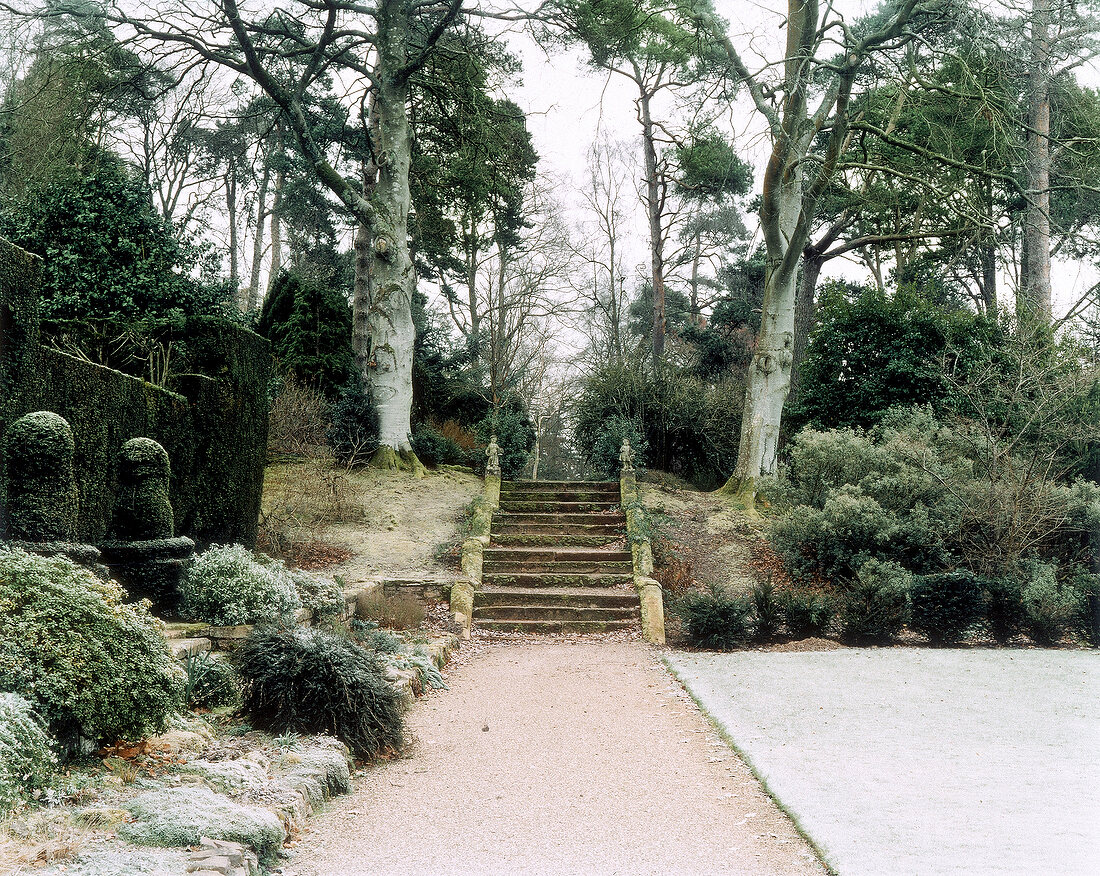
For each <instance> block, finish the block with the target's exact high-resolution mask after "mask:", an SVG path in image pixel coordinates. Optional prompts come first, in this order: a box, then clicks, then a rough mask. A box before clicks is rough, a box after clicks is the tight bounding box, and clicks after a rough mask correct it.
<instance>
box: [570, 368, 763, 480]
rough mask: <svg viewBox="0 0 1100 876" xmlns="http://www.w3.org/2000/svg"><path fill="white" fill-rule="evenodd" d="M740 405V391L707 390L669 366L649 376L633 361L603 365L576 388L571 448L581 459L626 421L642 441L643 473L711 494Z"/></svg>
mask: <svg viewBox="0 0 1100 876" xmlns="http://www.w3.org/2000/svg"><path fill="white" fill-rule="evenodd" d="M743 404H744V390H743V387H742V386H741V384H739V383H737V382H734V381H732V380H731V381H724V382H722V383H719V384H711V383H707V382H705V381H703V380H700V379H699V378H698V377H696V376H694V375H693V374H691V373H689V372H688V371H685V370H681V369H678V368H676V367H675V366H673V365H669V364H666V365H665V366H663V367H662V368H661V369H660V371H658V372H657V373H656V374H652V373H650V372H649V370H648V369H647V368H646V367H645V366H644V365H643V363H641V362H628V363H624V364H621V365H608V366H606V367H604V368H601V369H600V370H598V371H596V372H595V373H593V374H592V375H590V376H589V377H587V378H586V379H585V380H584V382H583V384H582V386H581V391H580V395H579V398H578V399H577V401H576V405H575V408H574V423H575V427H574V428H575V432H574V441H575V444H576V446H577V447H578V448H581V450H582V452H584V453H585V454H586V456H587V455H588V454H590V453H591V452H592V449H593V448H595V447H596V444H597V441H598V440H599V438H600V436H601V434H602V433H603V432H604V431H605V429H606V427H607V423H609V422H611V421H612V420H616V419H618V420H626V421H628V422H630V423H633V424H636V426H637V428H639V429H640V430H641V434H642V436H643V437H644V438H645V447H646V463H647V465H648V467H649V468H653V469H659V470H660V471H667V472H670V473H672V474H677V475H680V476H681V477H684V478H686V479H688V480H691V481H692V483H694V484H695V485H696V486H698V487H700V488H704V489H707V488H712V487H715V486H718V485H719V484H721V483H724V482H725V479H726V477H727V476H728V474H729V472H731V471H732V470H733V465H734V463H735V461H736V459H737V442H738V436H739V435H740V431H741V410H742V407H743ZM617 457H618V449H615V450H614V457H613V458H616V459H617ZM604 459H605V461H609V460H606V456H605V457H604ZM586 462H588V463H590V464H591V460H590V459H586Z"/></svg>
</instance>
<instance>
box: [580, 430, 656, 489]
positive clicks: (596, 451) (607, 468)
mask: <svg viewBox="0 0 1100 876" xmlns="http://www.w3.org/2000/svg"><path fill="white" fill-rule="evenodd" d="M624 438H626V439H628V440H629V441H630V449H631V450H633V451H634V468H635V469H637V470H638V471H644V470H645V464H646V453H647V452H648V450H649V445H648V444H647V442H646V440H645V436H644V435H643V434H642V430H641V429H639V428H638V425H637V424H636V423H632V422H631V421H630V420H627V419H624V418H623V417H611V418H609V419H608V420H607V421H606V422H605V423H604V424H603V426H602V427H601V428H600V429H599V431H598V432H597V433H596V435H595V441H594V442H593V444H592V445H591V447H590V448H589V449H588V452H587V454H586V459H587V461H588V466H589V468H590V469H591V470H592V472H593V473H594V474H595V475H596V476H597V477H600V478H607V479H613V478H617V477H618V476H619V472H620V471H621V470H622V460H620V459H619V454H620V453H622V447H623V439H624Z"/></svg>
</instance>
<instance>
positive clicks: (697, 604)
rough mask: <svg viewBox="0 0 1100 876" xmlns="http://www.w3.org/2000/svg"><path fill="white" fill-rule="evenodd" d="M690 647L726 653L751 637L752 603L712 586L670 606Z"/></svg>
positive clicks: (749, 599)
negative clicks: (682, 628) (681, 624)
mask: <svg viewBox="0 0 1100 876" xmlns="http://www.w3.org/2000/svg"><path fill="white" fill-rule="evenodd" d="M672 608H673V610H674V611H675V612H676V614H677V615H678V616H679V617H680V619H681V621H682V622H683V625H684V632H685V633H686V634H687V637H688V640H689V641H690V642H691V644H692V645H695V646H697V647H699V648H712V649H715V650H718V651H728V650H731V649H733V648H737V647H740V646H741V645H744V644H745V643H746V642H748V641H749V639H751V638H752V633H753V602H752V599H751V598H750V597H747V596H735V595H733V594H731V593H727V592H726V591H725V590H723V589H722V588H720V587H717V586H712V587H711V588H710V590H709V591H707V592H705V593H701V592H699V591H692V592H690V593H688V594H686V595H685V596H684V597H683V598H682V599H680V600H679V601H677V602H676V603H675V604H674V605H673V607H672Z"/></svg>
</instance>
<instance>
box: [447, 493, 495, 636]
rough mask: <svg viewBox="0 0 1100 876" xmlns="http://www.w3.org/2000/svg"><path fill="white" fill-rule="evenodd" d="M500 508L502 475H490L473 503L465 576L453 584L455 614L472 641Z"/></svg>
mask: <svg viewBox="0 0 1100 876" xmlns="http://www.w3.org/2000/svg"><path fill="white" fill-rule="evenodd" d="M499 506H500V475H497V474H486V475H485V487H484V492H483V494H482V495H480V496H477V497H476V498H475V499H474V500H473V502H471V503H470V512H469V518H468V519H469V522H470V534H469V535H468V536H467V537H466V540H465V541H464V542H463V543H462V577H461V578H459V579H458V580H457V581H455V582H454V584H452V585H451V614H452V616H453V617H454V620H455V623H456V624H458V625H459V626H460V627H461V628H462V638H463V639H469V638H470V635H471V631H472V629H473V623H474V592H475V591H476V590H477V589H478V588H479V587H480V586H481V569H482V562H483V557H484V552H485V548H486V547H488V545H489V537H490V533H491V531H492V527H493V512H494V511H496V509H497V508H498V507H499Z"/></svg>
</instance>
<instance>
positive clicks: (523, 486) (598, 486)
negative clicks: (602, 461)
mask: <svg viewBox="0 0 1100 876" xmlns="http://www.w3.org/2000/svg"><path fill="white" fill-rule="evenodd" d="M578 490H582V491H588V492H593V493H614V494H615V495H618V494H619V482H618V481H504V483H502V484H501V485H500V492H501V495H503V494H504V493H507V492H515V493H524V492H528V491H534V492H536V493H557V492H567V493H568V492H576V491H578Z"/></svg>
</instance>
